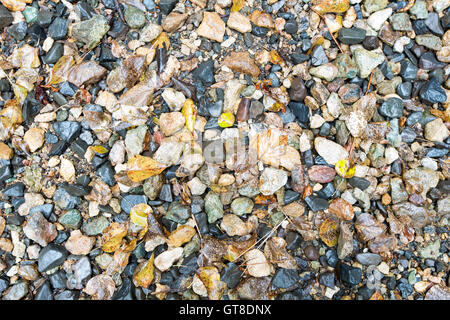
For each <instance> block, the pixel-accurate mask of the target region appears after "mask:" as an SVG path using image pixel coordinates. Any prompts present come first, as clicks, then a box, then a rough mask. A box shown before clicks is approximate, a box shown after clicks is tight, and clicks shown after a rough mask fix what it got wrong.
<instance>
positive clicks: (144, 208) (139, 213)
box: [130, 203, 153, 228]
mask: <svg viewBox="0 0 450 320" xmlns="http://www.w3.org/2000/svg"><path fill="white" fill-rule="evenodd" d="M152 212H153V210H152V208H151V207H150V206H149V205H148V204H145V203H139V204H137V205H135V206H134V207H133V208H131V210H130V220H131V222H133V223H134V224H136V225H138V226H141V227H143V228H146V227H147V225H148V221H147V217H148V215H149V214H151V213H152Z"/></svg>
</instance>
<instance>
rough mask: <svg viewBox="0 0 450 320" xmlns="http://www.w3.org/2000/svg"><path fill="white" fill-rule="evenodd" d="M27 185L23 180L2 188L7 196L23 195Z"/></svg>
mask: <svg viewBox="0 0 450 320" xmlns="http://www.w3.org/2000/svg"><path fill="white" fill-rule="evenodd" d="M24 191H25V185H24V184H23V183H22V182H17V183H13V184H12V185H10V186H8V187H7V188H5V189H3V190H2V193H3V195H4V196H5V197H23V193H24Z"/></svg>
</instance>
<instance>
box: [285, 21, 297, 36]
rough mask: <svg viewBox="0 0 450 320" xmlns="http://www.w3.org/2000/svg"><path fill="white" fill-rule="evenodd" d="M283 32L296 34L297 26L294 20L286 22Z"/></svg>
mask: <svg viewBox="0 0 450 320" xmlns="http://www.w3.org/2000/svg"><path fill="white" fill-rule="evenodd" d="M284 30H285V31H286V32H287V33H289V34H294V33H297V31H298V24H297V22H296V21H295V20H288V21H287V22H286V24H285V25H284Z"/></svg>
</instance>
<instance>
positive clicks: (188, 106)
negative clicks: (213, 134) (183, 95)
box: [181, 99, 197, 132]
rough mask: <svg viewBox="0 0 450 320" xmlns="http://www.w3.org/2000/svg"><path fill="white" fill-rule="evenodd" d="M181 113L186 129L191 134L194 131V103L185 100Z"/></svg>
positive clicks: (195, 112)
mask: <svg viewBox="0 0 450 320" xmlns="http://www.w3.org/2000/svg"><path fill="white" fill-rule="evenodd" d="M181 113H182V114H183V115H184V119H185V120H186V129H188V130H189V131H191V132H192V131H194V126H195V118H196V116H197V109H196V108H195V105H194V101H192V99H186V101H184V104H183V108H182V109H181Z"/></svg>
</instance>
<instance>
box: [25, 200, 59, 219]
mask: <svg viewBox="0 0 450 320" xmlns="http://www.w3.org/2000/svg"><path fill="white" fill-rule="evenodd" d="M53 207H54V205H53V204H52V203H44V204H41V205H40V206H36V207H34V208H31V209H30V213H35V212H40V213H42V214H43V215H44V217H45V218H47V219H49V218H50V215H51V214H52V213H53Z"/></svg>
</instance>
